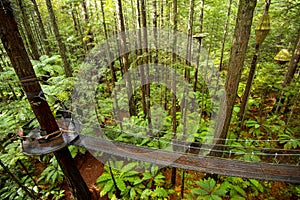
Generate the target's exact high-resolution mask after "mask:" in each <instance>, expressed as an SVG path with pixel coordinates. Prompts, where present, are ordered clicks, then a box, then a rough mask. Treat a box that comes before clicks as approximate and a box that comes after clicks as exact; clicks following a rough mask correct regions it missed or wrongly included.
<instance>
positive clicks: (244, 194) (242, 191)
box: [222, 177, 264, 199]
mask: <svg viewBox="0 0 300 200" xmlns="http://www.w3.org/2000/svg"><path fill="white" fill-rule="evenodd" d="M222 185H223V186H224V187H225V188H227V190H228V191H229V195H230V198H231V199H248V198H249V197H252V198H255V197H257V196H258V195H259V194H260V193H263V192H264V186H263V185H262V184H261V183H260V182H259V181H257V180H255V179H248V180H244V179H242V178H239V177H226V178H225V180H224V182H223V183H222Z"/></svg>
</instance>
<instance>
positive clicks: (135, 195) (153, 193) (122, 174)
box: [97, 161, 174, 199]
mask: <svg viewBox="0 0 300 200" xmlns="http://www.w3.org/2000/svg"><path fill="white" fill-rule="evenodd" d="M111 165H112V166H114V167H117V169H115V168H113V167H112V168H111V169H109V166H105V172H104V173H103V174H102V175H101V176H100V177H98V179H97V183H98V185H99V186H100V187H102V189H101V192H100V195H101V196H104V195H106V194H108V197H109V198H112V197H113V195H114V194H115V192H116V189H117V188H118V189H119V190H120V191H121V195H122V198H124V199H164V198H166V197H168V195H169V194H171V193H173V192H174V191H173V190H170V189H166V188H163V186H164V184H165V181H164V176H163V175H162V173H161V172H160V171H159V170H158V167H157V166H151V168H150V171H146V172H144V173H139V172H137V171H135V170H134V169H137V168H138V167H139V165H138V163H137V162H129V163H128V164H124V162H123V161H115V162H113V163H111ZM110 170H112V174H111V172H110ZM113 177H114V180H115V183H114V180H113Z"/></svg>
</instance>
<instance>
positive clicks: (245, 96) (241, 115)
mask: <svg viewBox="0 0 300 200" xmlns="http://www.w3.org/2000/svg"><path fill="white" fill-rule="evenodd" d="M270 3H271V0H267V1H266V4H265V14H268V11H269V7H270ZM259 48H260V44H259V43H256V45H255V53H254V55H253V57H252V62H251V66H250V71H249V75H248V80H247V83H246V87H245V91H244V94H243V97H242V102H241V105H240V111H239V113H238V117H239V120H240V122H239V124H240V125H241V126H243V122H244V116H245V112H246V106H247V102H248V98H249V95H250V90H251V86H252V83H253V79H254V75H255V70H256V63H257V58H258V53H259Z"/></svg>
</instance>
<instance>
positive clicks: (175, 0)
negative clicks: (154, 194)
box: [171, 0, 178, 186]
mask: <svg viewBox="0 0 300 200" xmlns="http://www.w3.org/2000/svg"><path fill="white" fill-rule="evenodd" d="M177 14H178V13H177V0H173V31H174V40H173V47H172V48H173V49H172V64H174V63H175V62H176V55H175V52H176V44H177V37H176V31H177ZM174 70H175V72H176V68H174ZM175 74H176V73H174V76H173V77H172V83H173V84H172V91H171V92H172V112H171V113H172V132H173V139H175V140H176V138H177V136H176V132H177V131H176V129H177V120H176V75H175ZM174 148H176V147H175V146H173V150H175V149H174ZM171 183H172V185H173V186H175V184H176V168H175V167H173V168H172V175H171Z"/></svg>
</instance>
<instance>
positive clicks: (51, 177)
mask: <svg viewBox="0 0 300 200" xmlns="http://www.w3.org/2000/svg"><path fill="white" fill-rule="evenodd" d="M63 179H64V174H63V172H62V170H61V168H60V166H59V164H58V162H57V160H56V158H55V157H52V158H51V160H50V163H49V166H48V167H46V169H44V171H43V172H42V173H41V174H40V177H39V179H38V181H43V182H44V183H49V184H51V185H58V184H60V183H62V181H63Z"/></svg>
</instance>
